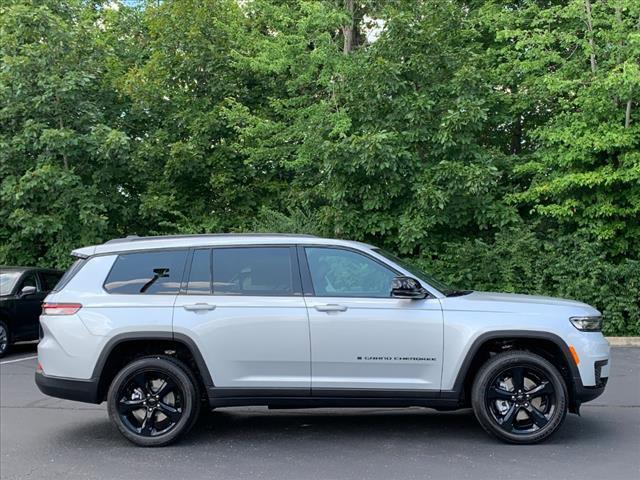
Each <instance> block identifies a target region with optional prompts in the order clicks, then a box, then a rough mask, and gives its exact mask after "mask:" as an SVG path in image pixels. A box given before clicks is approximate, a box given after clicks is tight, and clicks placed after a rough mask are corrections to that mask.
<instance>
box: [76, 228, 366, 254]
mask: <svg viewBox="0 0 640 480" xmlns="http://www.w3.org/2000/svg"><path fill="white" fill-rule="evenodd" d="M280 244H284V245H291V244H316V245H343V246H360V247H363V246H364V247H367V248H371V246H370V245H366V244H364V243H360V242H355V241H350V240H338V239H329V238H322V237H314V236H313V235H302V234H300V235H299V234H284V233H249V234H247V233H243V234H235V233H212V234H199V235H163V236H156V237H138V236H131V237H126V238H117V239H113V240H109V241H107V242H105V243H103V244H102V245H93V246H90V247H84V248H79V249H77V250H74V251H73V254H74V255H76V256H80V257H87V256H91V255H97V254H108V253H120V252H126V251H135V250H155V249H166V248H180V247H184V248H189V247H206V246H223V245H280Z"/></svg>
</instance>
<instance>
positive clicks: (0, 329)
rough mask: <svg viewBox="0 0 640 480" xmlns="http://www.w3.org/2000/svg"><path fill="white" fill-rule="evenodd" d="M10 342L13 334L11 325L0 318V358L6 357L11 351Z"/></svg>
mask: <svg viewBox="0 0 640 480" xmlns="http://www.w3.org/2000/svg"><path fill="white" fill-rule="evenodd" d="M10 342H11V335H10V334H9V327H7V324H6V323H4V322H3V321H1V320H0V358H2V357H4V356H5V355H6V354H7V352H8V351H9V345H10Z"/></svg>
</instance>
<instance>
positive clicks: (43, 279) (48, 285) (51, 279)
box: [38, 272, 61, 292]
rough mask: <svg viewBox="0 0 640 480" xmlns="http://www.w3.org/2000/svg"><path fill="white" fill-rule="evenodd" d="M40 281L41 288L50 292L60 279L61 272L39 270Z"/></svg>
mask: <svg viewBox="0 0 640 480" xmlns="http://www.w3.org/2000/svg"><path fill="white" fill-rule="evenodd" d="M38 275H40V283H42V290H44V291H45V292H50V291H51V290H53V289H54V288H55V286H56V285H57V284H58V282H59V281H60V277H61V274H59V273H52V272H40V273H39V274H38Z"/></svg>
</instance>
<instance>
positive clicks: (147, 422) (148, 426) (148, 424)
mask: <svg viewBox="0 0 640 480" xmlns="http://www.w3.org/2000/svg"><path fill="white" fill-rule="evenodd" d="M154 415H155V412H153V411H152V412H149V411H147V415H146V416H145V417H144V420H143V422H142V425H141V427H140V433H142V435H147V436H149V435H151V431H152V430H153V423H154V422H153V417H154Z"/></svg>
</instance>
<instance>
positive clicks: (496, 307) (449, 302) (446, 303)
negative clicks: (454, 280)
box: [441, 291, 600, 316]
mask: <svg viewBox="0 0 640 480" xmlns="http://www.w3.org/2000/svg"><path fill="white" fill-rule="evenodd" d="M441 300H442V301H443V307H444V308H445V309H452V310H469V311H481V312H514V313H519V314H523V313H524V314H537V313H542V312H545V311H549V310H565V311H566V312H567V314H569V315H575V316H577V315H600V312H599V311H598V310H596V309H595V308H593V307H592V306H590V305H587V304H586V303H583V302H578V301H577V300H567V299H564V298H555V297H545V296H541V295H521V294H516V293H496V292H475V291H474V292H471V293H470V294H468V295H463V296H460V297H450V298H444V299H441Z"/></svg>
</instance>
